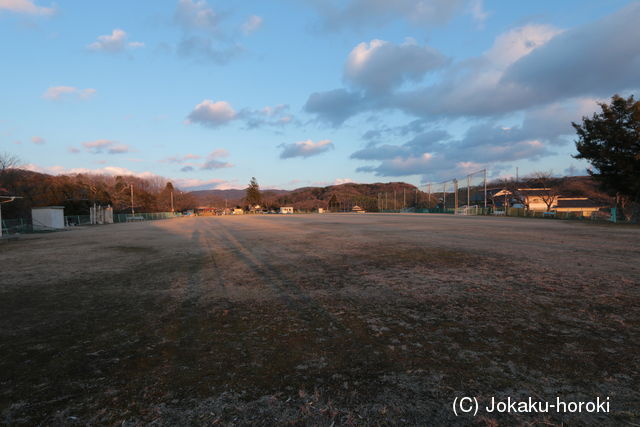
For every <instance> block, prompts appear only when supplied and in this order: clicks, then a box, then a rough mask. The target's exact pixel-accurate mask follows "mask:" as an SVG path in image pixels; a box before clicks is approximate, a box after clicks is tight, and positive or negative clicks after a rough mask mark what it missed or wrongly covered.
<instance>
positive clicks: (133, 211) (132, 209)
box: [131, 184, 136, 215]
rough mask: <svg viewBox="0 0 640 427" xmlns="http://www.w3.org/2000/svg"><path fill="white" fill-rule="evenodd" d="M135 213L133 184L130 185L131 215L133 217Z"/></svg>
mask: <svg viewBox="0 0 640 427" xmlns="http://www.w3.org/2000/svg"><path fill="white" fill-rule="evenodd" d="M135 214H136V211H135V209H134V208H133V184H131V215H135Z"/></svg>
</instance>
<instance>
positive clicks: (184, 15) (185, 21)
mask: <svg viewBox="0 0 640 427" xmlns="http://www.w3.org/2000/svg"><path fill="white" fill-rule="evenodd" d="M174 20H175V21H176V23H178V24H179V25H180V26H182V27H183V28H184V29H188V30H191V29H200V30H207V31H216V30H217V27H218V22H219V20H220V16H219V15H218V14H216V13H215V12H214V11H213V9H212V8H210V7H209V6H208V5H207V2H206V1H204V0H200V1H195V2H194V1H192V0H179V1H178V5H177V6H176V11H175V13H174Z"/></svg>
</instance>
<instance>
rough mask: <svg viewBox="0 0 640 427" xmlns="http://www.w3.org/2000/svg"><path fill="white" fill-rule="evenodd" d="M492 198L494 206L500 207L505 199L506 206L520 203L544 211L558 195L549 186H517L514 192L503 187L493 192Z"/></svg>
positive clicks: (551, 205) (549, 207)
mask: <svg viewBox="0 0 640 427" xmlns="http://www.w3.org/2000/svg"><path fill="white" fill-rule="evenodd" d="M492 198H493V202H494V203H493V204H494V206H496V207H498V206H500V207H502V206H503V205H504V203H505V201H506V204H507V206H508V207H514V205H516V204H520V203H521V204H523V205H524V206H526V207H527V209H528V210H530V211H534V212H546V211H548V210H550V209H551V208H553V207H554V206H555V205H556V203H557V201H558V196H557V195H555V194H554V193H553V192H552V191H551V189H550V188H518V189H517V190H516V191H515V193H512V192H511V191H509V190H507V189H506V188H505V189H502V190H500V191H498V192H497V193H494V194H493V196H492ZM547 202H548V203H547Z"/></svg>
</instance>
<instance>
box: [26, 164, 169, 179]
mask: <svg viewBox="0 0 640 427" xmlns="http://www.w3.org/2000/svg"><path fill="white" fill-rule="evenodd" d="M24 168H25V169H27V170H30V171H34V172H40V173H47V174H51V175H75V174H79V173H81V174H93V175H110V176H118V175H128V176H136V177H138V178H157V177H159V176H158V175H156V174H154V173H153V172H147V171H145V172H135V171H132V170H129V169H126V168H123V167H120V166H105V167H103V168H98V169H88V168H67V167H64V166H59V165H56V166H44V167H43V166H39V165H36V164H33V163H29V164H27V165H25V166H24Z"/></svg>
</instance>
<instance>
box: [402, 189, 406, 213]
mask: <svg viewBox="0 0 640 427" xmlns="http://www.w3.org/2000/svg"><path fill="white" fill-rule="evenodd" d="M406 207H407V189H406V188H404V187H402V210H405V208H406Z"/></svg>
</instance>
